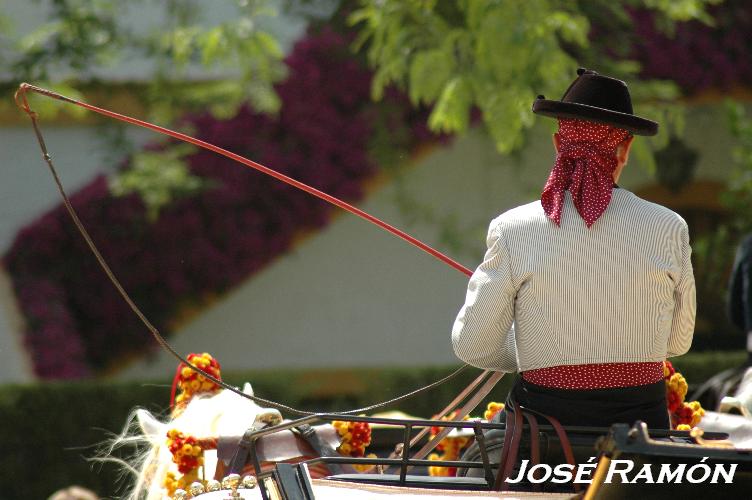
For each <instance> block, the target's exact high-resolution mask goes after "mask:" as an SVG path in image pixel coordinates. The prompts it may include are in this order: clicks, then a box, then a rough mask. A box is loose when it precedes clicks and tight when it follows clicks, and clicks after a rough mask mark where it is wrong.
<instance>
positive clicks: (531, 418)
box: [522, 410, 542, 491]
mask: <svg viewBox="0 0 752 500" xmlns="http://www.w3.org/2000/svg"><path fill="white" fill-rule="evenodd" d="M522 416H523V417H525V420H526V421H527V425H528V426H529V427H530V463H531V464H532V465H533V467H534V466H536V465H538V464H539V463H540V444H539V442H538V421H537V420H536V419H535V415H531V414H530V412H528V411H525V410H523V411H522ZM536 479H537V478H536ZM541 489H542V488H541V484H540V483H535V484H534V485H533V491H540V490H541Z"/></svg>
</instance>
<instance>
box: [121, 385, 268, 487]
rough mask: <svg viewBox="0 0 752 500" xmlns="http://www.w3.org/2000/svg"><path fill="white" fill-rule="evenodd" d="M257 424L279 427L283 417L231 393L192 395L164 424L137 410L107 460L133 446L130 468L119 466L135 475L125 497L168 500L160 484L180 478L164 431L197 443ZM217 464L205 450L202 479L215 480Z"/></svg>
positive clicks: (213, 453) (213, 452)
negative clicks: (188, 437) (262, 423)
mask: <svg viewBox="0 0 752 500" xmlns="http://www.w3.org/2000/svg"><path fill="white" fill-rule="evenodd" d="M243 392H244V393H245V394H249V395H253V390H252V389H251V386H250V384H247V383H246V384H245V386H244V387H243ZM260 421H264V422H270V423H272V424H274V423H278V422H281V421H282V416H281V415H280V413H279V411H277V410H275V409H269V408H261V407H260V406H259V405H257V404H256V403H254V402H253V401H251V400H250V399H247V398H244V397H241V396H239V395H237V394H235V393H233V392H232V391H229V390H222V391H220V392H219V393H217V394H215V395H212V396H201V395H199V396H195V397H194V398H193V399H191V401H190V402H189V403H188V405H187V406H186V407H185V409H184V410H183V412H182V413H180V414H179V415H178V416H177V417H176V418H174V419H168V420H167V421H166V422H162V421H160V420H159V419H157V418H156V417H154V416H153V415H152V414H151V413H150V412H148V411H147V410H144V409H138V410H136V411H135V412H134V413H133V414H132V415H131V418H130V419H129V425H128V426H127V428H126V431H124V432H123V434H121V435H120V436H118V437H117V438H116V439H115V440H114V442H113V443H112V444H111V445H110V447H109V449H108V452H109V453H108V454H109V455H111V454H112V451H113V450H114V449H116V448H121V447H125V446H133V445H135V446H136V447H137V450H139V451H137V453H136V454H135V456H134V457H133V458H132V459H131V460H129V461H128V463H124V462H121V463H122V464H123V465H124V466H125V467H126V469H127V470H128V471H129V472H131V473H133V474H134V475H135V476H136V480H135V485H134V486H133V487H132V488H131V489H130V491H129V492H128V493H127V494H126V496H124V497H123V498H124V499H125V500H139V499H142V498H146V499H147V500H161V499H164V498H170V497H169V496H168V492H167V490H166V488H165V485H164V481H165V478H166V477H167V475H168V473H172V474H175V475H176V476H177V477H179V476H180V473H179V471H178V468H177V465H176V464H175V463H174V462H173V455H172V453H171V452H170V450H169V449H168V447H167V432H168V431H170V430H172V429H176V430H178V431H180V432H182V433H183V434H184V435H187V436H193V437H196V438H218V437H220V436H242V435H243V433H244V432H245V431H246V430H247V429H248V428H250V427H251V426H253V425H254V424H256V423H258V422H260ZM110 460H112V459H110ZM217 462H218V461H217V452H216V450H213V449H207V450H205V451H204V465H203V474H204V476H205V477H206V478H208V479H210V478H212V477H213V476H214V474H215V471H216V470H217Z"/></svg>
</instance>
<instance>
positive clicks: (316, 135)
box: [4, 29, 430, 378]
mask: <svg viewBox="0 0 752 500" xmlns="http://www.w3.org/2000/svg"><path fill="white" fill-rule="evenodd" d="M286 62H287V65H288V68H289V76H288V78H287V79H286V80H285V81H284V82H282V83H280V84H279V85H278V86H277V92H278V93H279V96H280V98H281V101H282V108H281V110H280V113H279V115H278V116H275V117H271V116H267V115H263V114H259V113H255V112H254V111H253V110H252V109H250V108H248V107H243V108H242V109H240V111H239V112H238V114H237V115H236V116H235V117H233V118H231V119H229V120H217V119H216V118H214V117H212V116H210V115H208V114H207V115H201V116H192V117H188V118H186V120H187V121H188V122H189V123H190V124H191V125H192V126H193V128H194V130H195V132H196V135H197V136H198V137H199V138H200V139H203V140H205V141H208V142H211V143H214V144H217V145H219V146H221V147H223V148H225V149H228V150H230V151H233V152H236V153H238V154H241V155H243V156H247V157H249V158H253V159H255V160H257V161H259V162H261V163H263V164H265V165H267V166H269V167H271V168H273V169H275V170H278V171H280V172H283V173H285V174H287V175H289V176H291V177H294V178H296V179H299V180H301V181H303V182H305V183H307V184H310V185H312V186H314V187H316V188H319V189H321V190H323V191H325V192H327V193H330V194H332V195H334V196H337V197H339V198H343V199H345V200H351V201H353V200H357V199H359V198H360V197H362V195H363V189H362V187H363V181H364V180H366V179H367V178H368V177H370V176H371V175H372V174H373V173H374V172H375V170H376V167H375V165H374V163H373V162H372V160H371V159H370V157H369V154H368V151H369V146H370V144H369V141H370V138H371V137H372V135H374V132H375V130H374V127H377V126H379V125H377V123H382V124H384V125H386V130H385V131H384V132H385V133H386V135H387V136H389V137H391V138H392V141H391V143H390V147H394V148H403V149H404V148H409V147H411V146H412V145H414V144H415V143H416V142H417V141H423V140H425V139H427V138H428V137H430V134H429V133H428V132H427V130H426V128H425V119H426V114H425V112H420V111H415V110H413V109H412V108H411V107H410V106H409V103H408V102H407V100H406V99H405V98H404V97H403V96H401V95H400V94H398V93H394V92H392V93H390V97H389V98H388V102H387V103H386V104H387V105H384V104H383V103H380V104H374V103H373V102H372V101H371V100H370V97H369V92H370V82H371V73H370V71H369V70H367V69H366V68H365V67H364V66H363V65H362V64H361V63H360V62H359V61H358V60H357V59H356V58H355V57H353V56H352V54H351V53H350V51H349V39H348V38H347V37H345V36H343V35H341V34H338V33H335V32H333V31H331V30H327V29H324V30H322V31H320V32H318V33H315V34H311V35H309V36H307V37H305V38H304V39H303V40H301V41H300V42H299V43H297V44H296V46H295V47H294V50H293V51H292V53H291V54H290V55H289V57H288V58H287V61H286ZM377 106H378V107H379V110H378V111H375V108H376V107H377ZM383 110H388V111H387V113H388V116H386V117H384V116H381V115H383V113H385V111H383ZM376 114H379V116H380V118H381V119H380V120H376V119H375V116H376ZM390 124H391V125H394V124H399V127H397V126H389V125H390ZM398 129H401V130H402V132H403V133H397V130H398ZM405 131H407V132H406V133H404V132H405ZM383 135H384V134H383V133H382V134H379V136H380V137H383ZM187 161H188V164H189V167H190V169H191V171H192V172H193V174H195V175H198V176H200V177H201V178H203V179H204V180H205V181H207V185H208V186H210V188H208V189H205V190H203V191H202V192H200V193H198V194H196V195H193V196H191V197H188V198H183V199H180V200H178V201H177V202H175V203H174V204H173V205H171V206H170V207H168V208H166V209H164V210H163V211H162V212H161V213H160V216H159V218H158V219H157V220H156V221H154V222H150V221H149V220H148V219H147V217H146V211H145V208H144V206H143V204H142V203H141V201H140V199H139V198H138V197H137V196H135V195H131V196H127V197H114V196H112V195H111V194H110V192H109V190H108V186H107V182H106V179H105V178H104V177H101V176H100V177H97V178H95V179H94V180H93V181H92V182H90V183H89V184H88V185H86V186H85V187H84V188H82V189H80V190H79V191H78V192H77V193H75V194H74V195H73V196H72V197H71V198H72V203H73V205H74V206H75V207H76V210H77V211H78V213H79V215H80V217H81V219H82V221H83V222H84V224H85V225H86V227H87V228H88V230H89V231H90V232H91V235H92V237H93V239H94V241H95V242H97V245H98V246H99V248H100V250H101V252H102V254H103V255H104V257H105V259H106V260H107V261H108V263H109V264H110V265H111V267H112V269H113V271H114V272H115V274H116V275H117V276H118V277H119V278H120V280H121V281H122V284H123V286H124V288H125V289H126V290H128V292H129V293H130V294H131V296H132V297H133V299H134V300H135V302H136V303H137V304H138V305H139V307H140V308H142V310H143V311H144V313H145V314H146V316H147V317H148V318H150V319H151V320H152V322H153V323H154V324H155V325H156V326H157V327H158V328H160V329H162V330H166V331H167V333H169V327H170V321H171V320H172V319H174V316H175V314H176V313H177V312H178V311H179V310H180V309H181V308H182V307H185V306H191V305H193V306H196V305H200V303H201V302H202V301H203V300H205V299H206V298H207V297H210V296H212V295H215V294H218V293H221V292H222V291H224V290H227V289H228V288H230V287H232V286H234V285H236V284H238V283H239V282H241V281H243V280H245V279H247V278H248V276H250V275H251V274H253V273H254V272H255V271H258V270H259V269H261V268H262V267H264V266H265V265H266V264H268V263H269V261H270V260H271V259H273V258H274V257H276V256H278V255H280V253H282V252H284V251H285V250H286V249H288V248H289V247H290V244H291V242H292V239H293V236H294V235H295V234H296V232H298V231H301V230H305V229H311V228H317V227H320V226H323V225H325V224H326V223H327V222H328V220H329V215H330V210H331V207H330V206H329V205H328V204H326V203H325V202H323V201H321V200H318V199H316V198H314V197H312V196H310V195H309V194H307V193H303V192H301V191H298V190H296V189H295V188H293V187H290V186H287V185H285V184H282V183H281V182H279V181H277V180H275V179H272V178H270V177H268V176H266V175H263V174H261V173H258V172H256V171H253V170H250V169H247V168H243V167H242V166H241V165H239V164H236V163H234V162H232V161H230V160H228V159H226V158H224V157H221V156H218V155H216V154H213V153H211V152H208V151H204V150H200V151H197V152H195V153H194V154H192V155H191V156H189V157H188V159H187ZM126 168H127V167H126ZM4 262H5V265H6V267H7V269H8V271H9V273H10V275H11V276H12V279H13V283H14V287H15V291H16V295H17V297H18V299H19V303H20V307H21V309H22V312H23V314H24V316H25V317H26V319H27V328H26V332H25V333H26V337H25V339H26V346H27V347H28V349H29V350H30V352H31V357H32V360H33V364H34V369H35V371H36V373H37V375H38V376H40V377H44V378H74V377H82V376H86V375H89V374H91V373H96V372H101V370H103V369H106V368H107V367H108V366H109V365H111V364H112V363H113V362H115V360H116V359H117V358H118V357H121V356H123V355H126V354H128V353H135V352H140V351H143V350H144V349H147V348H149V347H152V346H155V343H154V342H153V341H152V340H151V338H150V336H149V333H148V331H147V330H146V328H145V327H144V326H143V325H142V324H141V323H140V322H139V320H138V319H137V318H136V317H135V315H134V314H133V313H132V312H131V311H130V309H129V308H128V306H127V305H126V304H125V302H124V301H123V299H122V298H121V297H120V296H119V295H118V293H117V292H116V291H115V289H114V288H113V286H112V285H111V284H110V282H109V281H108V280H107V278H106V277H105V275H104V273H103V272H102V271H101V269H100V268H99V267H98V264H97V262H96V260H95V259H94V257H93V256H92V255H91V254H90V253H89V251H88V250H87V248H86V246H85V243H84V242H83V241H82V239H81V237H80V236H79V234H78V233H77V232H76V229H75V227H74V226H73V224H72V222H71V221H70V220H69V219H68V215H67V213H66V212H65V210H64V207H62V206H58V207H57V208H55V209H53V210H52V211H50V212H49V213H47V214H45V215H43V216H42V217H41V218H39V219H38V220H37V221H35V222H34V223H32V224H30V225H29V226H27V227H25V228H23V229H22V230H21V231H20V232H19V234H18V235H17V238H16V240H15V242H14V244H13V245H12V247H11V248H10V250H9V251H8V253H7V254H6V255H5V257H4Z"/></svg>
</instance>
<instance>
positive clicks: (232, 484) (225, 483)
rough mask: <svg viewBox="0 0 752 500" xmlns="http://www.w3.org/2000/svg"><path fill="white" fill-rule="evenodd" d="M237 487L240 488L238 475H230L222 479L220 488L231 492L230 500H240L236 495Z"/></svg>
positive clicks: (238, 495)
mask: <svg viewBox="0 0 752 500" xmlns="http://www.w3.org/2000/svg"><path fill="white" fill-rule="evenodd" d="M238 486H240V474H230V475H228V476H225V478H224V479H222V488H223V489H229V490H232V492H231V493H230V497H229V498H231V499H236V498H242V497H241V496H240V494H239V493H238Z"/></svg>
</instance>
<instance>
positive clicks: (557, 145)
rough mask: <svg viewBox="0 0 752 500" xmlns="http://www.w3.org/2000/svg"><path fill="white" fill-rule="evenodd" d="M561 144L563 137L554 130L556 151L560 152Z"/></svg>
mask: <svg viewBox="0 0 752 500" xmlns="http://www.w3.org/2000/svg"><path fill="white" fill-rule="evenodd" d="M559 144H561V139H559V133H558V132H554V149H556V152H557V153H558V152H559Z"/></svg>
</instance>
